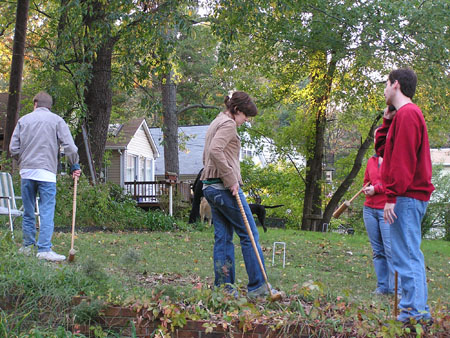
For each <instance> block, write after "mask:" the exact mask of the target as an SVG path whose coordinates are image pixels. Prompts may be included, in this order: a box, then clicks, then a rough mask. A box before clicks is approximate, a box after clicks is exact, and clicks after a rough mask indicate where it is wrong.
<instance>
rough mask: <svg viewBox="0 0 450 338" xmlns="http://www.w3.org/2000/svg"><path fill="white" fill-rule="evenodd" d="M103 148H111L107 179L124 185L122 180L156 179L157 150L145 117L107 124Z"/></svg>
mask: <svg viewBox="0 0 450 338" xmlns="http://www.w3.org/2000/svg"><path fill="white" fill-rule="evenodd" d="M105 149H106V150H109V151H111V156H110V158H109V164H108V165H107V167H106V170H105V172H106V177H105V180H106V181H110V182H114V183H116V184H119V185H120V186H122V187H123V186H124V182H131V181H134V180H136V181H154V180H155V160H156V159H157V158H158V157H159V152H158V149H157V147H156V143H155V141H154V139H153V137H152V135H151V134H150V131H149V128H148V125H147V122H146V121H145V119H144V118H135V119H132V120H130V121H128V122H126V123H124V124H110V125H109V136H108V140H107V142H106V147H105Z"/></svg>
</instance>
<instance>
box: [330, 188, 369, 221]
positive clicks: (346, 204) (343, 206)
mask: <svg viewBox="0 0 450 338" xmlns="http://www.w3.org/2000/svg"><path fill="white" fill-rule="evenodd" d="M369 184H370V182H367V183H366V184H364V186H363V187H362V188H361V190H360V191H358V192H357V193H356V194H355V195H354V196H353V197H352V198H350V200H348V201H344V203H342V204H341V206H340V207H339V208H337V209H336V211H335V212H333V217H334V218H339V216H341V214H342V213H343V212H344V211H345V210H347V208H348V207H349V206H350V203H352V202H353V200H354V199H355V198H356V197H358V196H359V195H360V194H361V193H362V192H363V191H364V189H365V188H366V187H367V186H368V185H369Z"/></svg>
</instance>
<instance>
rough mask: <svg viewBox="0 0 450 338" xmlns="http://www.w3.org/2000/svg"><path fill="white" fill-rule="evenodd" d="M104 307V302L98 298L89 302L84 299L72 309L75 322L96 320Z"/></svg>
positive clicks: (81, 322)
mask: <svg viewBox="0 0 450 338" xmlns="http://www.w3.org/2000/svg"><path fill="white" fill-rule="evenodd" d="M103 307H104V303H103V302H102V301H100V300H98V299H95V300H93V301H89V302H87V301H86V300H82V301H81V303H80V304H78V305H76V306H75V307H73V309H72V311H73V316H74V321H75V323H78V324H90V323H92V322H95V320H96V319H98V316H99V314H100V311H101V310H102V308H103Z"/></svg>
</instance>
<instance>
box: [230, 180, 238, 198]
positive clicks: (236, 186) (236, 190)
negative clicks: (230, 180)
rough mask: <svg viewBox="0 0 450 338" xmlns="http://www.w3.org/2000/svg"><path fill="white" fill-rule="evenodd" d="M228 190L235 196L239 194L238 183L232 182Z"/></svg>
mask: <svg viewBox="0 0 450 338" xmlns="http://www.w3.org/2000/svg"><path fill="white" fill-rule="evenodd" d="M230 191H231V194H232V195H233V196H237V195H238V194H239V183H236V184H233V185H232V186H231V187H230Z"/></svg>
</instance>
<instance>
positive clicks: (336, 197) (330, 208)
mask: <svg viewBox="0 0 450 338" xmlns="http://www.w3.org/2000/svg"><path fill="white" fill-rule="evenodd" d="M380 117H381V115H378V116H377V117H376V118H375V119H374V121H373V122H372V126H371V127H370V131H369V135H368V136H367V138H366V140H365V141H364V142H363V143H362V144H361V146H360V147H359V149H358V153H357V154H356V157H355V161H354V162H353V167H352V170H350V172H349V174H348V175H347V176H346V177H345V179H344V181H343V182H342V183H341V185H340V186H339V188H338V189H337V190H336V192H335V193H334V194H333V196H332V197H331V200H330V201H329V202H328V204H327V206H326V208H325V211H324V213H323V219H322V222H323V223H327V224H329V223H330V219H331V217H332V215H333V212H334V210H335V209H336V208H337V207H338V203H339V201H340V200H341V198H342V197H343V196H344V194H345V193H346V192H347V191H348V189H349V188H350V186H351V184H352V183H353V180H354V179H355V177H356V175H358V172H359V170H360V169H361V166H362V161H363V159H364V155H365V154H366V152H367V150H368V149H370V148H371V145H373V136H372V135H373V132H374V131H375V128H376V127H377V124H378V121H379V120H380Z"/></svg>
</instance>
